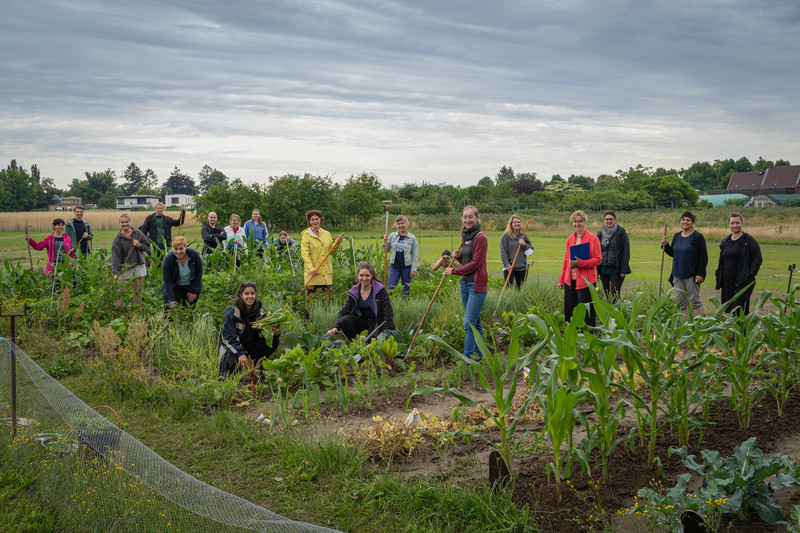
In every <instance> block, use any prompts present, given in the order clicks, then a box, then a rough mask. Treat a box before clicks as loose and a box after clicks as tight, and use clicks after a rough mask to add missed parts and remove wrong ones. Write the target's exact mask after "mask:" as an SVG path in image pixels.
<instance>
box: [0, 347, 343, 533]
mask: <svg viewBox="0 0 800 533" xmlns="http://www.w3.org/2000/svg"><path fill="white" fill-rule="evenodd" d="M12 350H13V356H14V357H12ZM0 352H2V357H0V446H2V450H0V466H2V467H3V468H4V469H13V470H15V471H17V472H20V473H24V474H26V475H29V476H33V477H35V479H36V480H37V483H36V489H37V490H38V491H41V492H42V493H43V495H44V499H45V500H46V501H47V502H48V504H49V505H51V506H52V508H53V511H54V513H56V514H57V516H58V517H59V521H60V522H61V523H64V524H69V525H70V526H73V525H74V526H75V529H76V530H80V531H104V532H105V531H137V532H140V531H141V532H151V531H153V532H155V531H165V532H170V531H200V532H207V531H214V532H228V531H231V532H233V531H268V532H324V531H334V530H331V529H327V528H324V527H319V526H314V525H311V524H305V523H302V522H296V521H293V520H290V519H288V518H285V517H283V516H281V515H278V514H276V513H273V512H271V511H268V510H267V509H264V508H262V507H259V506H257V505H254V504H252V503H250V502H248V501H247V500H244V499H242V498H239V497H238V496H234V495H232V494H229V493H227V492H224V491H221V490H219V489H216V488H214V487H212V486H210V485H207V484H205V483H203V482H201V481H199V480H198V479H196V478H194V477H192V476H190V475H189V474H187V473H185V472H183V471H181V470H179V469H178V468H176V467H175V466H173V465H172V464H170V463H169V462H167V461H166V460H164V459H163V458H162V457H160V456H159V455H158V454H157V453H155V452H154V451H153V450H151V449H150V448H148V447H147V446H145V445H144V444H142V443H141V442H139V441H138V440H137V439H135V438H133V437H132V436H131V435H129V434H127V433H126V432H124V431H122V430H121V429H120V428H119V427H117V426H115V425H114V424H113V423H111V422H109V421H108V420H107V419H106V418H105V417H103V416H101V415H100V414H99V413H98V412H97V411H96V410H95V409H93V408H92V407H90V406H89V405H87V404H85V403H84V402H82V401H81V400H80V398H78V397H77V396H75V395H74V394H72V393H71V392H70V391H68V390H67V389H66V388H64V387H63V386H62V385H61V384H60V383H59V382H57V381H56V380H55V379H53V378H52V377H51V376H50V375H49V374H47V372H45V371H44V370H42V368H40V367H39V366H38V365H37V364H36V363H35V362H34V361H33V360H32V359H31V358H30V357H28V356H27V355H26V354H25V352H23V351H22V350H21V349H20V348H19V347H18V346H16V345H15V344H14V343H13V342H11V341H8V342H7V343H6V346H2V347H0ZM14 359H15V360H16V364H15V366H16V368H15V375H16V382H15V383H12V378H11V374H12V372H11V365H12V360H14ZM12 387H13V388H15V393H16V401H13V400H12ZM12 401H13V403H14V405H15V408H16V421H17V425H16V437H13V436H12V418H11V409H12Z"/></svg>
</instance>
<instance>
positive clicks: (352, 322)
mask: <svg viewBox="0 0 800 533" xmlns="http://www.w3.org/2000/svg"><path fill="white" fill-rule="evenodd" d="M376 325H377V324H376V322H375V319H374V318H373V319H367V318H365V317H363V316H357V315H348V316H346V317H344V318H342V321H341V322H339V330H340V331H341V332H342V333H344V334H345V336H346V337H347V338H348V339H355V338H356V337H358V334H359V333H361V332H362V331H367V332H369V333H372V330H373V329H375V326H376Z"/></svg>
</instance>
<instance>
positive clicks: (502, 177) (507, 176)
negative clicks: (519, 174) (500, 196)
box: [494, 165, 514, 183]
mask: <svg viewBox="0 0 800 533" xmlns="http://www.w3.org/2000/svg"><path fill="white" fill-rule="evenodd" d="M513 179H514V169H512V168H511V167H507V166H505V165H503V167H502V168H501V169H500V171H499V172H498V173H497V176H495V178H494V180H495V182H496V183H503V182H504V181H510V180H513Z"/></svg>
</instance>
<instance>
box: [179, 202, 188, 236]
mask: <svg viewBox="0 0 800 533" xmlns="http://www.w3.org/2000/svg"><path fill="white" fill-rule="evenodd" d="M185 217H186V205H181V216H180V217H179V220H178V237H180V236H181V229H183V219H184V218H185Z"/></svg>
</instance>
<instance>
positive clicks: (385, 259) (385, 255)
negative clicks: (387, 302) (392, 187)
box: [356, 200, 392, 286]
mask: <svg viewBox="0 0 800 533" xmlns="http://www.w3.org/2000/svg"><path fill="white" fill-rule="evenodd" d="M381 203H383V205H385V206H386V233H384V234H383V284H384V286H385V285H386V283H387V280H388V279H389V246H388V244H389V243H388V240H389V204H391V203H392V201H391V200H383V201H382V202H381ZM357 274H358V273H356V275H357Z"/></svg>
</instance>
